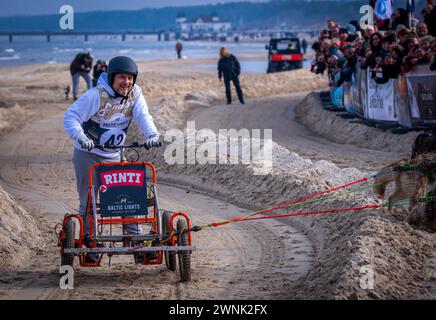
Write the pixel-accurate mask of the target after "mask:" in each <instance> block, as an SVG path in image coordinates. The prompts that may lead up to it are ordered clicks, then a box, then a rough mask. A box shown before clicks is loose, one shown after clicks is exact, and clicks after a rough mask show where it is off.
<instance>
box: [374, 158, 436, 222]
mask: <svg viewBox="0 0 436 320" xmlns="http://www.w3.org/2000/svg"><path fill="white" fill-rule="evenodd" d="M435 169H436V153H423V154H418V155H416V157H415V158H413V159H411V160H409V159H401V160H399V161H396V162H394V163H391V164H389V165H387V166H385V167H383V168H382V169H381V170H380V172H379V173H378V174H377V175H376V176H375V178H374V186H373V190H374V192H376V193H377V194H378V195H380V196H381V197H382V198H383V197H384V195H385V192H386V187H387V185H388V184H389V183H390V182H394V183H395V189H394V192H393V194H392V195H391V196H390V197H389V199H388V201H389V205H388V207H389V208H391V205H392V202H395V201H399V200H405V199H409V201H410V206H409V210H410V213H409V216H408V217H407V218H406V221H407V222H408V223H412V224H418V223H419V222H420V221H421V222H422V220H423V219H422V218H423V217H424V214H422V212H421V211H422V210H424V211H425V212H427V211H428V212H429V213H428V214H425V216H429V217H430V216H431V220H432V222H431V223H433V220H434V224H435V227H436V213H434V210H433V211H432V206H435V208H436V202H435V203H433V202H432V201H430V202H429V203H424V207H425V208H424V209H422V208H421V209H419V210H421V211H419V210H418V207H422V206H418V205H417V201H416V200H417V199H421V198H424V197H425V195H426V192H427V189H428V188H429V187H432V184H433V182H434V181H435V180H436V173H435ZM432 189H433V190H434V188H432ZM432 192H433V191H432ZM434 193H435V196H436V191H434ZM419 217H421V218H419ZM424 220H425V219H424Z"/></svg>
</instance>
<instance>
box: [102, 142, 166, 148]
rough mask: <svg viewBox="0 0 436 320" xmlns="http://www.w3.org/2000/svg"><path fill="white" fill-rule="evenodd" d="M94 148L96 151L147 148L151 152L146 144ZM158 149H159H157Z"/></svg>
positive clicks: (135, 143)
mask: <svg viewBox="0 0 436 320" xmlns="http://www.w3.org/2000/svg"><path fill="white" fill-rule="evenodd" d="M94 148H96V149H129V148H138V149H139V148H145V149H146V150H149V149H150V147H148V146H147V145H146V144H145V143H142V144H140V143H138V142H133V143H132V144H125V145H122V146H114V145H95V146H94ZM155 148H158V147H155Z"/></svg>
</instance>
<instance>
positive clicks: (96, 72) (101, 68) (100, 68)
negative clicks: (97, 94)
mask: <svg viewBox="0 0 436 320" xmlns="http://www.w3.org/2000/svg"><path fill="white" fill-rule="evenodd" d="M106 71H107V65H106V61H104V60H97V62H96V64H95V66H94V69H93V72H92V86H93V87H96V86H97V82H98V78H100V75H101V74H102V73H103V72H106Z"/></svg>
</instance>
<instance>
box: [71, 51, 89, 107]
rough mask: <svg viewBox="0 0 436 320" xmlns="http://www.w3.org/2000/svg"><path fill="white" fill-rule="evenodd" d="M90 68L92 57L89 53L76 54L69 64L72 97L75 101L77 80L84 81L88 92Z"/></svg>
mask: <svg viewBox="0 0 436 320" xmlns="http://www.w3.org/2000/svg"><path fill="white" fill-rule="evenodd" d="M91 68H92V55H91V53H89V52H88V53H78V54H76V56H75V57H74V59H73V61H72V62H71V64H70V72H71V76H72V78H73V97H74V100H77V93H78V91H79V80H80V77H82V78H83V79H84V80H85V81H86V86H87V88H88V90H89V89H90V88H91V77H90V75H89V72H90V71H91Z"/></svg>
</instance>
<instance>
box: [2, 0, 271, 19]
mask: <svg viewBox="0 0 436 320" xmlns="http://www.w3.org/2000/svg"><path fill="white" fill-rule="evenodd" d="M1 1H2V2H3V1H6V0H1ZM241 1H242V0H180V1H176V0H124V1H123V0H46V1H44V0H11V1H8V3H7V5H2V6H1V7H2V8H1V10H0V16H17V15H26V16H27V15H41V14H59V8H60V7H61V6H62V5H65V4H69V5H71V6H73V8H74V11H75V12H85V11H97V10H120V9H121V10H136V9H142V8H145V7H153V8H157V7H166V6H192V5H202V4H216V3H224V2H241ZM244 1H250V2H266V1H268V0H244Z"/></svg>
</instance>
